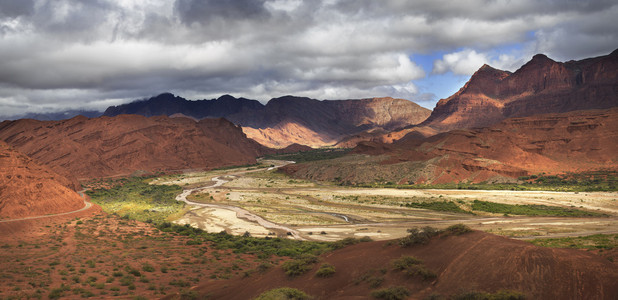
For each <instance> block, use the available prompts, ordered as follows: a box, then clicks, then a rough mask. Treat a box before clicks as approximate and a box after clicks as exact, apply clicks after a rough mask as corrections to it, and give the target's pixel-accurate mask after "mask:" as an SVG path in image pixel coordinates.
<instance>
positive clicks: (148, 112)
mask: <svg viewBox="0 0 618 300" xmlns="http://www.w3.org/2000/svg"><path fill="white" fill-rule="evenodd" d="M262 107H263V105H262V104H261V103H260V102H258V101H257V100H249V99H245V98H238V99H237V98H234V97H232V96H230V95H224V96H221V97H219V98H218V99H212V100H198V101H190V100H187V99H184V98H182V97H178V96H174V95H172V94H170V93H164V94H161V95H159V96H156V97H152V98H150V99H148V100H142V101H135V102H131V103H128V104H123V105H119V106H110V107H108V108H107V109H106V110H105V112H104V113H103V115H104V116H108V117H113V116H117V115H121V114H134V115H141V116H146V117H152V116H171V115H174V114H183V115H185V116H188V117H193V118H196V119H198V120H199V119H203V118H224V117H227V116H229V115H231V114H235V113H239V112H243V111H247V110H248V111H253V110H259V109H261V108H262Z"/></svg>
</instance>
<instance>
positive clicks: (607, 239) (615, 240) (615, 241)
mask: <svg viewBox="0 0 618 300" xmlns="http://www.w3.org/2000/svg"><path fill="white" fill-rule="evenodd" d="M530 243H532V244H534V245H537V246H541V247H550V248H576V249H606V250H610V249H615V248H618V234H595V235H590V236H582V237H563V238H549V239H536V240H531V241H530Z"/></svg>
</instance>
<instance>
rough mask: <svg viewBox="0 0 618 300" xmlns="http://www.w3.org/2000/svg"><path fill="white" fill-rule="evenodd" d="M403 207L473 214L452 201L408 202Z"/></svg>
mask: <svg viewBox="0 0 618 300" xmlns="http://www.w3.org/2000/svg"><path fill="white" fill-rule="evenodd" d="M402 206H405V207H413V208H422V209H429V210H435V211H447V212H454V213H464V214H471V212H469V211H466V210H463V209H461V208H460V207H459V206H458V205H457V204H455V203H454V202H452V201H427V202H407V203H405V204H402Z"/></svg>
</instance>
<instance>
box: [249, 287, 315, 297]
mask: <svg viewBox="0 0 618 300" xmlns="http://www.w3.org/2000/svg"><path fill="white" fill-rule="evenodd" d="M311 298H312V297H311V296H309V295H307V294H306V293H305V292H303V291H301V290H299V289H294V288H289V287H283V288H276V289H272V290H268V291H266V292H264V293H262V294H260V295H259V296H257V298H255V300H308V299H311Z"/></svg>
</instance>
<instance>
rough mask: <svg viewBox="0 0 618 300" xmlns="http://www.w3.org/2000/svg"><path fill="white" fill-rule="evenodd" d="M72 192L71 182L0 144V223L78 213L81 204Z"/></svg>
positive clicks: (80, 198) (2, 143)
mask: <svg viewBox="0 0 618 300" xmlns="http://www.w3.org/2000/svg"><path fill="white" fill-rule="evenodd" d="M73 188H75V184H74V182H72V181H70V180H68V179H67V178H65V177H63V176H61V175H59V174H57V173H55V172H54V171H52V170H50V169H49V168H48V167H45V166H41V165H39V164H37V163H36V162H35V161H34V160H32V159H31V158H29V157H27V156H25V155H23V154H21V153H19V152H18V151H16V150H15V149H13V148H12V147H10V146H9V145H7V144H6V143H5V142H3V141H0V219H4V218H9V219H15V218H22V217H31V216H40V215H46V214H55V213H62V212H68V211H73V210H78V209H80V208H82V207H83V206H84V200H83V199H82V197H80V196H79V195H78V194H77V193H76V192H75V191H74V190H73ZM0 232H3V231H2V230H0Z"/></svg>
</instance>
